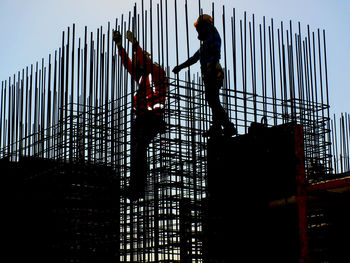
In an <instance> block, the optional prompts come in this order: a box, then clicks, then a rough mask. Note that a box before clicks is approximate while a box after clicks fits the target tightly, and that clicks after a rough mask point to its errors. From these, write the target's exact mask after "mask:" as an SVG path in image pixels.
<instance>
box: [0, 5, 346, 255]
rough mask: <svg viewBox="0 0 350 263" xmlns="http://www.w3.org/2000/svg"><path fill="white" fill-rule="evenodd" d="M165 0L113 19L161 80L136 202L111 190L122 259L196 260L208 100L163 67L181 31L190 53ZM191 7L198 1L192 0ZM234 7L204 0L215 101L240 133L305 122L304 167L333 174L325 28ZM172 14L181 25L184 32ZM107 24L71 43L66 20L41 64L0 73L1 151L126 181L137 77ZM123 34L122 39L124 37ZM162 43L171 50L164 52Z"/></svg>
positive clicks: (312, 177) (197, 85)
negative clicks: (212, 30)
mask: <svg viewBox="0 0 350 263" xmlns="http://www.w3.org/2000/svg"><path fill="white" fill-rule="evenodd" d="M174 4H175V6H174V10H172V12H173V13H172V12H170V11H168V10H170V9H169V8H168V1H167V0H165V1H163V0H161V1H160V3H159V4H157V12H156V14H155V12H154V11H152V10H153V6H152V2H151V5H150V7H149V10H148V12H147V11H146V10H144V6H143V2H142V6H141V10H139V9H140V8H139V9H137V7H136V5H135V8H134V10H133V14H132V13H131V12H130V13H129V19H128V23H127V22H126V21H124V17H123V16H122V18H121V19H120V20H118V19H117V20H116V25H115V28H116V29H119V30H120V31H121V32H122V34H123V35H125V33H126V30H128V29H133V32H137V36H138V39H140V45H141V46H142V47H143V48H144V49H145V50H147V51H149V52H150V53H151V54H152V55H153V56H152V57H153V58H154V59H155V60H157V62H158V63H159V64H160V65H162V66H163V68H165V70H166V72H167V76H168V83H169V90H168V94H167V101H166V106H165V109H164V111H165V116H164V119H165V121H166V123H167V127H166V131H165V133H163V134H160V135H157V136H156V137H155V138H154V139H153V141H152V142H151V143H150V145H149V147H148V155H147V160H148V166H149V169H148V172H147V185H146V194H145V196H144V197H143V198H140V199H139V200H137V201H133V202H132V201H130V200H129V199H128V198H126V197H124V196H122V195H121V196H120V254H119V255H118V257H119V258H120V261H121V262H180V261H181V262H203V256H202V255H203V253H202V242H203V238H204V237H203V235H202V229H203V222H202V216H203V215H202V205H203V201H204V200H205V198H206V197H207V192H206V186H207V182H206V176H207V167H206V143H207V141H206V138H204V137H203V136H202V134H203V132H205V131H206V130H207V129H208V128H209V126H210V121H211V110H210V109H209V108H208V106H207V105H206V102H205V99H204V87H203V83H202V78H201V76H200V75H199V74H198V73H195V74H193V72H192V73H191V71H190V70H188V71H186V73H185V75H180V76H176V78H174V77H173V76H172V75H171V74H170V67H169V64H170V63H179V53H181V52H180V51H179V44H178V42H179V39H180V38H181V37H183V38H182V39H187V43H186V47H187V55H188V57H189V40H188V39H189V38H188V12H187V1H185V17H184V18H182V19H184V20H185V21H182V22H184V23H182V22H179V21H178V15H177V9H178V7H177V1H175V3H174ZM198 7H199V8H198V10H199V13H201V12H203V10H202V9H201V6H200V1H199V5H198ZM232 11H233V13H232V16H231V17H230V19H227V18H226V17H225V12H226V11H225V7H223V9H222V21H221V22H220V19H219V18H220V17H219V16H218V15H217V16H215V14H216V13H217V12H218V11H217V10H215V11H214V4H213V5H212V11H211V14H212V16H213V17H214V16H215V17H216V20H215V25H216V26H218V27H219V26H220V29H221V30H220V34H221V35H222V39H223V50H224V52H223V59H222V60H221V63H222V65H223V68H224V71H225V79H224V86H223V87H222V89H221V102H222V104H223V106H224V108H225V110H226V111H227V112H228V114H229V116H230V118H231V120H232V121H233V123H234V124H235V126H236V127H237V128H238V136H239V135H243V134H246V133H247V132H248V129H249V127H250V126H251V124H252V123H253V122H262V123H263V124H265V125H267V126H275V125H279V124H283V123H288V122H295V123H298V124H302V126H303V130H304V150H305V169H306V174H307V179H308V180H309V181H310V182H312V181H321V180H324V178H325V175H328V176H332V174H333V171H334V168H335V166H337V160H336V159H335V158H332V156H333V150H334V149H332V147H331V146H332V144H331V143H332V139H333V138H332V137H334V136H332V134H331V124H330V117H329V100H328V79H327V57H326V41H325V32H324V31H323V34H322V35H321V33H320V31H319V30H318V31H317V32H316V33H315V32H310V28H309V27H307V31H306V36H305V37H304V36H303V34H302V32H301V26H300V24H298V25H297V26H298V29H297V32H296V33H294V32H293V27H292V22H290V24H289V28H287V29H285V28H284V24H283V23H282V22H281V24H280V27H279V28H277V30H276V26H275V25H274V21H273V20H272V19H271V21H270V24H269V25H267V23H266V20H265V17H264V18H263V20H262V23H261V24H259V26H256V24H255V23H256V21H255V17H254V15H253V16H252V17H251V20H248V18H247V15H246V13H244V16H243V17H242V19H240V20H239V21H238V20H237V18H236V14H235V9H233V10H232ZM148 15H149V17H148ZM170 15H173V17H174V24H173V25H174V31H173V33H174V35H175V36H174V40H175V41H174V42H173V44H170V41H169V39H170V36H169V33H170V32H172V30H170V26H169V25H170V19H169V17H170ZM155 21H156V22H155ZM181 23H182V24H185V25H186V26H185V29H186V30H184V31H183V32H182V34H181V33H180V30H179V29H178V27H177V26H178V24H181ZM237 25H238V26H237ZM230 26H231V27H230ZM153 27H154V28H153ZM156 27H157V33H155V32H153V30H155V28H156ZM228 28H230V30H229V29H228ZM255 30H257V32H258V34H256V32H255ZM226 31H227V32H228V31H231V34H230V35H229V34H226V33H227V32H226ZM179 33H180V34H179ZM65 36H68V37H67V38H65ZM110 36H111V27H110V24H108V29H107V31H106V33H104V31H103V28H102V27H101V28H100V29H98V30H97V34H96V38H95V37H94V34H93V33H91V35H90V42H89V43H88V40H89V37H88V31H87V28H85V37H84V40H83V41H82V40H81V39H80V38H79V41H78V46H76V43H75V41H76V36H75V26H74V25H73V30H72V32H71V31H70V28H68V32H67V34H65V32H63V35H62V47H61V48H59V50H58V52H57V51H56V52H55V54H54V56H52V57H53V59H52V57H51V55H50V56H49V61H48V65H45V63H44V60H42V63H41V67H39V63H36V67H35V69H34V67H33V65H32V66H31V67H27V68H26V69H23V70H22V71H21V72H18V75H17V76H16V75H14V76H13V78H9V80H8V81H4V82H2V88H1V108H0V110H1V114H0V117H1V120H0V125H1V131H2V132H1V135H0V148H1V152H0V158H5V157H7V158H9V159H10V160H11V161H13V162H16V161H18V160H20V158H21V157H23V156H36V157H41V158H45V159H46V158H47V159H53V160H60V161H63V162H72V163H74V162H79V163H82V164H84V163H88V164H100V165H106V166H109V167H112V168H113V170H114V171H115V175H116V176H117V177H120V179H121V180H120V182H121V184H120V189H121V192H122V189H125V188H126V187H127V186H128V185H129V178H130V154H131V153H130V147H131V143H130V141H131V122H132V119H133V118H134V116H133V114H132V106H131V105H132V103H131V101H132V96H133V94H134V91H135V90H136V89H137V83H135V82H134V81H132V80H131V77H130V76H129V74H128V72H127V71H126V70H125V69H124V67H123V65H122V64H121V61H120V58H119V55H118V53H117V49H116V47H115V45H114V43H113V41H112V39H111V38H110ZM141 39H142V41H141ZM123 46H125V47H126V49H127V51H128V52H129V51H130V48H129V44H128V43H126V41H125V42H124V43H123ZM275 47H276V49H275ZM174 49H175V52H174ZM171 52H173V53H175V57H176V62H175V61H174V59H171V58H170V59H169V57H170V56H169V54H170V53H171ZM129 53H130V52H129ZM156 58H157V59H156ZM344 123H345V122H344ZM344 134H345V133H344ZM333 145H334V143H333ZM348 146H349V145H347V147H348ZM333 147H334V146H333ZM344 152H347V153H348V150H347V151H346V149H345V150H344ZM118 202H119V201H118Z"/></svg>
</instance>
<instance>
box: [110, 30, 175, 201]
mask: <svg viewBox="0 0 350 263" xmlns="http://www.w3.org/2000/svg"><path fill="white" fill-rule="evenodd" d="M126 37H127V39H128V40H129V41H130V42H131V43H132V53H133V60H130V58H129V56H128V54H127V52H126V50H125V49H124V48H123V47H122V36H121V34H120V33H119V32H118V31H113V40H114V41H115V43H116V45H117V47H118V54H119V56H120V57H121V61H122V64H123V65H124V67H125V68H126V69H127V70H128V72H129V73H130V74H131V76H132V78H133V81H136V82H137V83H138V86H139V87H138V89H137V91H136V93H135V95H134V97H133V102H132V105H133V116H134V117H135V118H133V121H132V123H131V158H130V163H131V164H130V166H131V168H130V184H129V185H130V187H129V189H128V192H127V193H126V194H127V195H128V197H129V198H131V199H137V198H139V197H142V196H144V192H145V185H146V179H147V170H148V165H147V148H148V145H149V144H150V142H151V141H152V139H153V138H154V137H155V136H156V135H157V134H159V133H164V131H165V126H166V125H165V122H164V120H163V119H164V107H165V101H166V93H167V90H168V83H167V77H166V73H165V71H164V69H163V68H162V67H161V66H160V65H158V64H157V63H153V62H152V60H151V59H150V54H148V53H147V52H146V51H143V50H142V48H141V47H140V45H139V43H138V41H137V40H136V38H135V37H134V35H133V33H132V32H130V31H128V32H127V35H126ZM150 77H152V83H151V81H150Z"/></svg>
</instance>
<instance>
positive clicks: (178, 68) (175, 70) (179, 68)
mask: <svg viewBox="0 0 350 263" xmlns="http://www.w3.org/2000/svg"><path fill="white" fill-rule="evenodd" d="M180 70H181V67H180V66H175V67H174V68H173V72H174V74H178V73H179V72H180Z"/></svg>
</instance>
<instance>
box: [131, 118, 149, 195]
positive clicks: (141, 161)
mask: <svg viewBox="0 0 350 263" xmlns="http://www.w3.org/2000/svg"><path fill="white" fill-rule="evenodd" d="M144 129H145V127H144V121H143V120H142V118H138V119H136V120H135V121H134V122H133V123H132V127H131V150H130V151H131V155H130V188H129V190H130V194H132V196H131V197H134V198H139V197H142V196H144V192H145V186H146V180H147V170H148V169H147V147H148V144H147V142H146V141H145V140H144V133H145V131H144Z"/></svg>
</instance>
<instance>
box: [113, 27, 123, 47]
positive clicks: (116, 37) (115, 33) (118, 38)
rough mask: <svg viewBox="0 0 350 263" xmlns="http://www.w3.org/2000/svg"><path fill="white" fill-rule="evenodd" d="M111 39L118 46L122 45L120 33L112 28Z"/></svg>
mask: <svg viewBox="0 0 350 263" xmlns="http://www.w3.org/2000/svg"><path fill="white" fill-rule="evenodd" d="M113 41H114V42H115V43H116V44H117V46H118V47H119V46H121V45H122V35H121V34H120V32H119V31H117V30H113Z"/></svg>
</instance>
